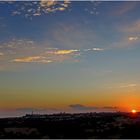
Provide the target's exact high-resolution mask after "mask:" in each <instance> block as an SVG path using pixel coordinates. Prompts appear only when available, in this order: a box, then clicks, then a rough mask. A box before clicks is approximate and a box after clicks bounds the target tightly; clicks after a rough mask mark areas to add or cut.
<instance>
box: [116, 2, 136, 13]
mask: <svg viewBox="0 0 140 140" xmlns="http://www.w3.org/2000/svg"><path fill="white" fill-rule="evenodd" d="M136 6H137V2H131V1H127V2H123V4H121V5H120V6H118V7H117V10H116V11H115V15H122V14H125V13H127V12H129V11H132V10H133V9H134V8H135V7H136Z"/></svg>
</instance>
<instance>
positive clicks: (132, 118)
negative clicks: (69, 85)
mask: <svg viewBox="0 0 140 140" xmlns="http://www.w3.org/2000/svg"><path fill="white" fill-rule="evenodd" d="M0 138H17V139H18V138H22V139H25V138H29V139H30V138H34V139H35V138H44V139H45V138H52V139H55V138H65V139H67V138H75V139H76V138H83V139H86V138H92V139H94V138H140V113H136V114H131V113H120V112H118V113H84V114H66V113H61V114H54V115H35V114H34V115H26V116H23V117H19V118H4V119H0Z"/></svg>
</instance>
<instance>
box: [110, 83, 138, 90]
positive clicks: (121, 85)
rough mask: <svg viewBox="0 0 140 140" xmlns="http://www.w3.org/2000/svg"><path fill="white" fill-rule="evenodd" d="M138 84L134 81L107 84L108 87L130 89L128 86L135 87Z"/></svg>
mask: <svg viewBox="0 0 140 140" xmlns="http://www.w3.org/2000/svg"><path fill="white" fill-rule="evenodd" d="M137 86H138V84H136V83H118V84H115V85H113V86H109V88H118V89H119V88H124V89H130V88H136V87H137Z"/></svg>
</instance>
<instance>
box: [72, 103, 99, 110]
mask: <svg viewBox="0 0 140 140" xmlns="http://www.w3.org/2000/svg"><path fill="white" fill-rule="evenodd" d="M70 107H71V108H73V109H76V110H92V109H98V108H97V107H93V106H84V105H81V104H72V105H70Z"/></svg>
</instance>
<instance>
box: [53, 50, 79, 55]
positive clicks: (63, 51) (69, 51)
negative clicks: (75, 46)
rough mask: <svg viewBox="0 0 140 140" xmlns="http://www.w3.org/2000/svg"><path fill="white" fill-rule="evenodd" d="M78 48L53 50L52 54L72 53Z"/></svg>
mask: <svg viewBox="0 0 140 140" xmlns="http://www.w3.org/2000/svg"><path fill="white" fill-rule="evenodd" d="M77 51H78V50H58V51H55V52H54V54H58V55H59V54H60V55H63V54H71V53H74V52H77Z"/></svg>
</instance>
